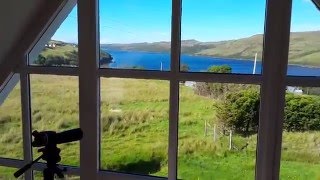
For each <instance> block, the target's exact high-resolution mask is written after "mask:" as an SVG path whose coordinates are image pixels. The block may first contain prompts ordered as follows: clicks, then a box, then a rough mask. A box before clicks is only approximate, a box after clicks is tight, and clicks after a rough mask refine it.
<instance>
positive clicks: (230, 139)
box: [229, 130, 232, 150]
mask: <svg viewBox="0 0 320 180" xmlns="http://www.w3.org/2000/svg"><path fill="white" fill-rule="evenodd" d="M229 150H232V130H230V136H229Z"/></svg>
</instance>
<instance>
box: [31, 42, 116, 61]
mask: <svg viewBox="0 0 320 180" xmlns="http://www.w3.org/2000/svg"><path fill="white" fill-rule="evenodd" d="M112 59H113V57H112V56H111V54H109V53H107V52H104V51H100V65H106V64H109V63H110V62H112ZM33 63H34V64H35V65H43V66H70V65H71V66H78V63H79V60H78V45H77V44H73V43H66V42H62V41H56V40H51V41H49V43H48V44H47V45H46V47H45V48H44V49H43V51H42V52H41V53H40V55H39V56H38V57H37V59H35V60H34V61H33Z"/></svg>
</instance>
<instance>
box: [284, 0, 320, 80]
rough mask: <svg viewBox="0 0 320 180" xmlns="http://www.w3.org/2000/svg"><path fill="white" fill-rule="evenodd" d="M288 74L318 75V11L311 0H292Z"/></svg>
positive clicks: (319, 72) (319, 36)
mask: <svg viewBox="0 0 320 180" xmlns="http://www.w3.org/2000/svg"><path fill="white" fill-rule="evenodd" d="M291 19H292V20H291V35H290V46H289V67H288V72H287V74H288V75H294V76H320V31H319V29H320V28H319V21H320V11H319V10H318V9H317V8H316V6H314V4H313V3H312V1H311V0H306V1H300V0H293V6H292V18H291Z"/></svg>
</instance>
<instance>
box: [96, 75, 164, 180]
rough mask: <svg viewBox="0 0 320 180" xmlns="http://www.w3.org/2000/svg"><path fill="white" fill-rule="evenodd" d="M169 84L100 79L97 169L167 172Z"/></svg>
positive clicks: (148, 173) (157, 81) (128, 171)
mask: <svg viewBox="0 0 320 180" xmlns="http://www.w3.org/2000/svg"><path fill="white" fill-rule="evenodd" d="M168 96H169V83H168V82H167V81H159V80H138V79H120V78H102V79H101V150H100V152H101V160H100V161H101V168H102V169H105V170H112V171H119V172H125V173H135V174H143V175H155V176H165V177H166V176H167V174H168V162H167V161H168V156H167V152H168V124H169V120H168V118H169V117H168V116H169V115H168V107H169V104H168Z"/></svg>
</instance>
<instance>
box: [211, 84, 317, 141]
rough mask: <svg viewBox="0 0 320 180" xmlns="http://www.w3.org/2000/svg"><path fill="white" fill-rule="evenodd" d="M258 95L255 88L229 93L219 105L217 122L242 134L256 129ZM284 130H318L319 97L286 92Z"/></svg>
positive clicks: (253, 131) (248, 133) (247, 133)
mask: <svg viewBox="0 0 320 180" xmlns="http://www.w3.org/2000/svg"><path fill="white" fill-rule="evenodd" d="M259 97H260V95H259V92H258V91H257V90H256V89H255V88H249V89H246V90H242V91H238V92H232V93H229V94H228V95H227V96H226V97H225V99H224V100H223V101H222V102H221V104H218V105H216V107H217V108H218V115H217V117H218V122H219V123H221V124H222V125H223V126H225V127H228V128H232V129H234V130H235V131H236V132H237V133H240V134H242V135H250V134H251V133H255V132H257V129H258V122H259V105H260V98H259ZM284 129H285V130H287V131H309V130H311V131H315V130H320V97H317V96H309V95H294V94H291V93H289V94H287V96H286V106H285V117H284Z"/></svg>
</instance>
